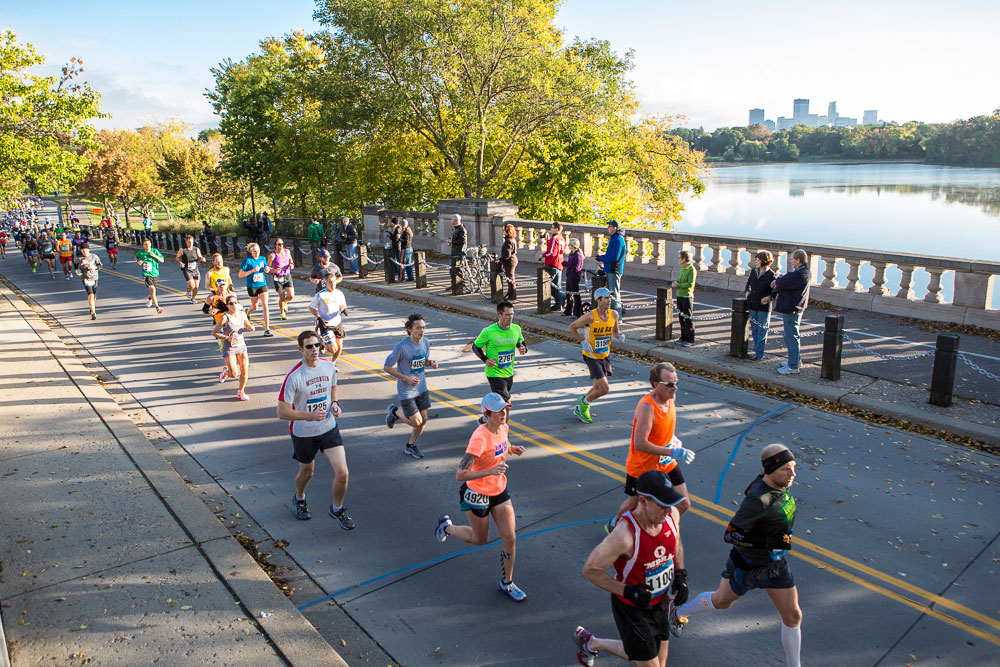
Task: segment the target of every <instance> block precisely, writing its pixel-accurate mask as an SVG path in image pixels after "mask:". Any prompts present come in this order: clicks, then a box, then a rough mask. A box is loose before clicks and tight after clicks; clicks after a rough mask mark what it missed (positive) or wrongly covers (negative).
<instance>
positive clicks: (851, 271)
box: [844, 257, 864, 292]
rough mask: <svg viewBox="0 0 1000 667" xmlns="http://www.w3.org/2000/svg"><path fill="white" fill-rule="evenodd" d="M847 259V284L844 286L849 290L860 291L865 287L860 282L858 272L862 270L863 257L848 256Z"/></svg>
mask: <svg viewBox="0 0 1000 667" xmlns="http://www.w3.org/2000/svg"><path fill="white" fill-rule="evenodd" d="M846 261H847V267H848V271H847V286H846V287H844V289H845V290H847V291H848V292H860V291H862V290H863V289H864V288H863V287H862V286H861V284H860V282H859V276H858V273H859V272H860V270H861V263H862V262H863V261H864V260H862V259H853V258H851V257H848V258H846Z"/></svg>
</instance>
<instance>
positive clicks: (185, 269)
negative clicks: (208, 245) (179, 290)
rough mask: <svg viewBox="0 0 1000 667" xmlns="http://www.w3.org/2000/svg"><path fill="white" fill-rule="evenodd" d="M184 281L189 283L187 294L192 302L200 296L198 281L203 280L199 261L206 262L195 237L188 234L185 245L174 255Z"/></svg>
mask: <svg viewBox="0 0 1000 667" xmlns="http://www.w3.org/2000/svg"><path fill="white" fill-rule="evenodd" d="M174 259H175V260H176V261H177V264H178V266H180V267H181V273H182V274H183V275H184V281H185V282H186V283H187V289H186V290H185V294H187V298H188V300H189V301H190V302H191V303H194V302H195V299H197V298H198V283H199V282H201V271H200V270H199V269H198V262H204V261H205V256H204V255H202V254H201V248H199V247H197V246H196V245H195V244H194V237H193V236H191V235H190V234H188V235H187V236H185V237H184V247H183V248H181V249H180V250H178V251H177V254H176V255H175V256H174Z"/></svg>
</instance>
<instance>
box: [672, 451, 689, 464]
mask: <svg viewBox="0 0 1000 667" xmlns="http://www.w3.org/2000/svg"><path fill="white" fill-rule="evenodd" d="M670 455H671V456H673V457H674V458H675V459H677V460H678V461H681V462H683V463H685V464H687V463H691V462H692V461H694V450H693V449H685V448H684V447H674V448H673V449H672V450H670Z"/></svg>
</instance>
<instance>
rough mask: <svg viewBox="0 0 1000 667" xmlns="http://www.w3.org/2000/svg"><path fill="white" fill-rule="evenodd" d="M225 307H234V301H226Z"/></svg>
mask: <svg viewBox="0 0 1000 667" xmlns="http://www.w3.org/2000/svg"><path fill="white" fill-rule="evenodd" d="M226 305H227V306H235V305H236V302H235V301H227V302H226Z"/></svg>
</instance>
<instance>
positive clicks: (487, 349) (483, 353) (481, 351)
mask: <svg viewBox="0 0 1000 667" xmlns="http://www.w3.org/2000/svg"><path fill="white" fill-rule="evenodd" d="M515 351H517V352H519V353H521V354H527V353H528V346H527V345H525V344H524V336H522V335H521V327H520V326H519V325H517V324H514V304H512V303H511V302H510V301H502V302H500V303H498V304H497V321H496V322H494V323H493V324H491V325H490V326H488V327H486V328H485V329H483V330H482V331H480V332H479V335H478V336H476V340H475V341H473V343H472V352H473V354H475V355H476V356H477V357H479V358H480V359H481V360H482V361H483V363H484V364H486V365H485V367H484V370H485V372H486V381H487V382H488V383H489V385H490V391H492V392H493V393H495V394H500V395H501V396H503V399H504V400H505V401H508V402H509V401H510V390H511V388H512V387H513V386H514V352H515Z"/></svg>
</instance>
